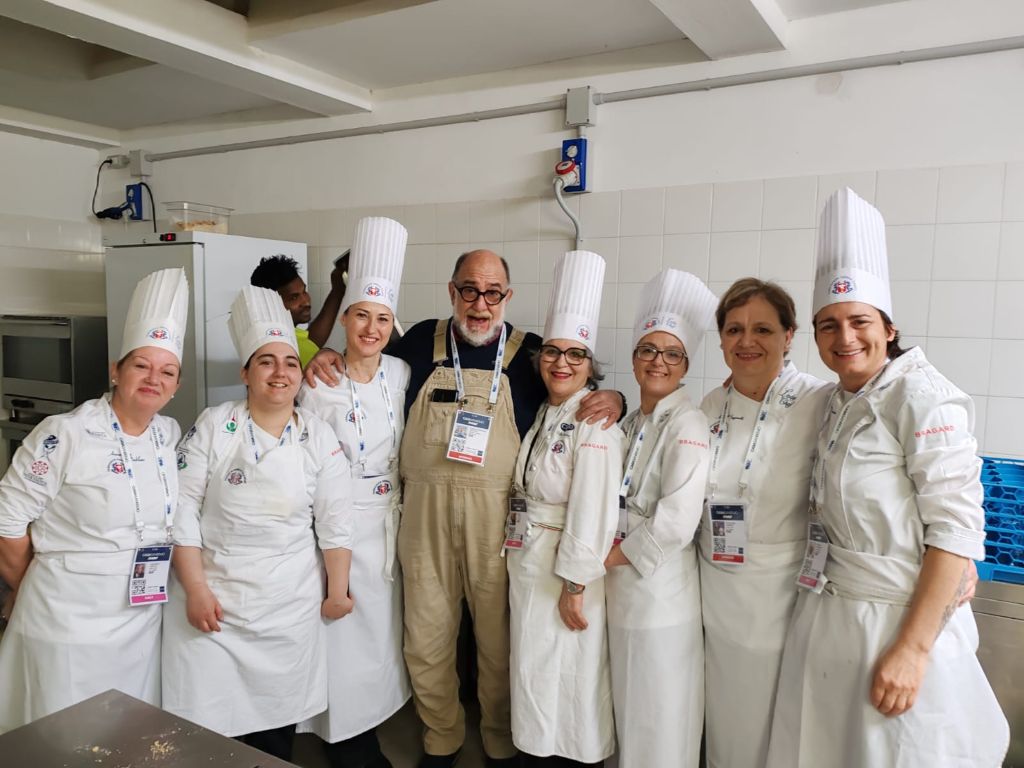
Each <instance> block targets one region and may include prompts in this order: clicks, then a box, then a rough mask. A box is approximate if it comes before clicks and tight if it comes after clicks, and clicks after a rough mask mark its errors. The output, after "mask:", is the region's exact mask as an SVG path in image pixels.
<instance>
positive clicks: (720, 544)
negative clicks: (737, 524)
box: [713, 536, 725, 554]
mask: <svg viewBox="0 0 1024 768" xmlns="http://www.w3.org/2000/svg"><path fill="white" fill-rule="evenodd" d="M713 545H714V551H715V552H717V553H718V554H724V553H725V542H724V541H723V540H722V539H720V538H718V537H717V536H716V537H715V540H714V542H713Z"/></svg>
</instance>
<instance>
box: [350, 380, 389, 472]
mask: <svg viewBox="0 0 1024 768" xmlns="http://www.w3.org/2000/svg"><path fill="white" fill-rule="evenodd" d="M376 379H377V383H378V384H380V393H381V397H383V398H384V407H385V408H386V409H387V412H388V424H390V425H391V452H390V453H389V454H388V468H389V469H390V468H391V467H393V466H394V465H395V459H396V458H397V456H396V451H397V448H398V420H397V417H396V416H395V406H394V403H392V402H391V390H390V389H389V388H388V377H387V375H386V374H385V373H384V365H383V362H382V363H381V365H380V367H379V368H378V369H377V376H376ZM348 391H349V392H350V393H351V395H352V418H353V420H354V421H355V423H356V439H357V440H358V441H359V469H360V474H361V473H362V472H363V470H364V469H365V468H366V455H365V454H366V429H365V427H364V426H363V419H364V415H363V408H362V404H361V402H360V400H359V391H358V390H357V389H356V385H355V382H354V381H352V377H351V376H349V377H348Z"/></svg>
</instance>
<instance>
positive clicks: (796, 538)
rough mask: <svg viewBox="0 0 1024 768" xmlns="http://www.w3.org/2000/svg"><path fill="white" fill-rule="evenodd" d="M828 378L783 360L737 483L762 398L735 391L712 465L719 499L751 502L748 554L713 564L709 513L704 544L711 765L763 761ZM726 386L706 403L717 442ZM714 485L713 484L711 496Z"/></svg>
mask: <svg viewBox="0 0 1024 768" xmlns="http://www.w3.org/2000/svg"><path fill="white" fill-rule="evenodd" d="M830 389H831V385H828V384H826V383H825V382H823V381H820V380H819V379H816V378H814V377H813V376H810V375H808V374H805V373H800V372H799V371H797V370H796V369H795V368H794V367H793V366H792V364H787V365H786V366H785V367H784V368H783V370H782V372H781V374H780V376H779V379H778V381H777V382H776V383H775V384H774V386H773V388H772V391H771V393H770V395H771V398H770V400H769V398H768V393H766V398H765V400H766V401H767V405H768V409H767V412H766V415H765V420H764V422H762V423H763V425H764V426H763V429H762V430H761V433H760V435H759V437H758V439H757V441H756V445H755V451H754V454H753V455H752V456H750V457H749V458H750V460H751V466H750V469H749V470H748V472H747V473H746V482H747V487H746V488H745V489H744V490H741V489H740V486H739V483H740V477H741V468H742V466H743V465H744V463H745V461H746V460H747V458H748V457H747V455H746V454H747V452H748V450H749V447H750V444H751V438H752V436H753V433H754V426H755V423H756V422H757V421H758V417H759V415H760V412H761V410H762V408H763V407H764V406H765V402H760V403H759V402H755V401H753V400H750V399H748V398H745V397H743V396H742V395H740V394H739V393H737V392H733V393H732V395H731V398H730V401H729V403H730V408H729V424H728V430H729V431H728V433H727V438H726V439H725V440H724V441H723V442H724V445H723V446H722V448H721V455H720V458H719V467H720V469H719V470H718V471H717V472H716V473H715V480H716V482H715V489H714V491H715V494H716V501H724V500H738V499H741V498H742V500H743V501H745V502H746V504H747V519H746V526H747V534H748V542H747V546H746V552H745V558H746V561H745V562H744V563H743V564H742V565H738V566H737V565H726V564H720V563H714V562H712V541H711V526H710V524H709V521H708V519H707V515H706V514H705V520H704V524H703V525H702V529H701V533H700V538H699V542H698V549H699V552H700V558H699V559H700V579H701V593H702V594H701V598H702V601H703V616H704V654H705V661H706V667H705V672H706V677H705V682H706V693H705V710H706V731H705V747H706V752H707V755H706V757H707V764H708V768H764V764H765V760H766V759H767V757H768V741H769V736H770V734H771V724H772V712H773V708H774V704H775V695H776V690H777V687H778V680H779V667H780V665H781V664H782V648H783V645H784V644H785V640H786V630H787V628H788V627H789V622H790V619H791V618H792V615H793V607H794V605H795V604H796V598H797V588H796V584H795V581H796V575H797V572H798V571H799V569H800V563H801V561H802V559H803V554H804V549H805V546H806V535H807V498H808V492H809V490H808V489H809V486H810V476H811V466H812V463H813V456H814V445H815V440H816V438H817V434H818V430H819V429H820V426H821V419H822V412H823V410H824V407H825V400H826V399H827V396H828V391H829V390H830ZM727 396H728V390H726V389H722V388H719V389H716V390H714V391H712V392H711V393H709V394H708V396H707V397H705V398H704V402H703V403H702V404H701V409H702V410H703V411H704V413H705V414H706V415H707V417H708V419H709V421H711V423H712V434H711V435H710V438H711V443H712V445H715V444H716V441H717V439H718V431H719V429H720V428H721V425H720V424H719V420H720V418H721V416H722V415H723V412H724V410H725V403H726V398H727ZM711 493H712V489H711V487H710V483H709V489H708V494H709V496H710V495H711Z"/></svg>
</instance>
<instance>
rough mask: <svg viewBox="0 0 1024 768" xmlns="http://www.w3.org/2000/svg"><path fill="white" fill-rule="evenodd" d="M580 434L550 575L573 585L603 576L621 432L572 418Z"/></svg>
mask: <svg viewBox="0 0 1024 768" xmlns="http://www.w3.org/2000/svg"><path fill="white" fill-rule="evenodd" d="M576 429H577V431H578V432H579V433H580V435H579V437H578V438H577V442H576V445H575V449H574V450H575V453H574V456H573V469H572V484H571V487H570V490H569V501H568V507H567V509H566V513H565V528H564V530H563V531H562V538H561V541H560V543H559V545H558V555H557V557H556V560H555V574H556V575H557V576H559V577H561V578H563V579H568V580H569V581H574V582H576V583H577V584H589V583H590V582H592V581H595V580H597V579H599V578H601V577H602V576H604V572H605V568H604V560H605V557H607V555H608V552H609V550H610V549H611V548H612V541H613V540H614V538H615V524H616V522H617V521H618V515H619V503H618V493H619V482H620V480H621V478H622V441H623V436H622V431H621V430H620V429H619V428H618V427H614V426H613V427H612V428H611V429H608V430H602V429H601V427H600V425H596V424H595V425H590V424H586V423H584V422H576Z"/></svg>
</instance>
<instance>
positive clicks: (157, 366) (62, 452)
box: [0, 269, 188, 733]
mask: <svg viewBox="0 0 1024 768" xmlns="http://www.w3.org/2000/svg"><path fill="white" fill-rule="evenodd" d="M187 318H188V283H187V281H186V279H185V272H184V270H181V269H165V270H160V271H159V272H154V273H152V274H150V275H148V276H146V277H145V278H143V279H142V280H141V281H140V282H139V284H138V286H137V287H136V289H135V293H134V294H133V295H132V299H131V303H130V304H129V307H128V316H127V318H126V321H125V329H124V336H123V339H122V343H121V358H120V360H118V362H116V363H112V364H111V366H110V381H111V385H112V387H113V390H112V392H111V394H109V395H105V396H103V397H101V398H97V399H96V400H89V401H88V402H85V403H83V404H82V405H80V406H79V407H78V408H76V409H75V410H74V411H72V412H71V413H65V414H60V415H58V416H50V417H48V418H47V419H45V420H44V421H43V422H42V423H41V424H40V425H39V426H38V427H36V428H35V429H34V430H33V431H32V433H31V434H30V435H29V436H28V437H27V438H26V439H25V441H24V443H22V445H21V447H20V448H19V449H18V451H17V453H15V455H14V458H13V461H12V462H11V467H10V469H8V470H7V473H6V474H5V475H4V478H3V480H0V577H2V578H3V580H4V581H6V582H8V583H9V584H10V585H11V586H12V587H13V588H14V589H15V590H17V602H16V604H15V607H14V612H13V616H12V617H11V623H10V625H9V626H8V627H7V630H6V632H5V633H4V637H3V642H2V643H0V680H2V681H3V684H2V685H0V733H2V732H4V731H8V730H11V729H12V728H17V727H19V726H21V725H25V724H26V723H29V722H31V721H33V720H36V719H38V718H40V717H43V716H45V715H49V714H51V713H53V712H56V711H57V710H60V709H64V708H65V707H69V706H71V705H72V704H77V703H78V702H80V701H82V700H84V699H88V698H90V697H91V696H95V695H96V694H99V693H103V692H104V691H107V690H109V689H111V688H116V689H118V690H120V691H122V692H124V693H127V694H129V695H131V696H134V697H135V698H137V699H142V700H143V701H146V702H148V703H150V704H153V705H156V706H159V705H160V630H161V624H162V617H163V606H162V603H163V602H165V601H166V599H167V593H166V589H164V587H165V586H166V577H167V569H168V567H169V564H170V557H171V547H170V540H171V526H172V520H173V515H174V511H175V507H176V505H177V497H178V478H177V473H176V472H175V470H174V446H175V444H176V443H177V441H178V437H179V436H180V435H181V430H180V429H179V427H178V424H177V423H176V422H175V421H174V419H171V418H168V417H166V416H161V415H160V410H161V409H162V408H163V407H164V406H165V405H167V403H168V401H170V399H171V398H172V397H173V396H174V393H175V392H176V391H177V389H178V386H179V384H180V379H181V350H182V341H183V339H184V337H185V326H186V322H187ZM140 570H141V574H140V573H139V572H140Z"/></svg>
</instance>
